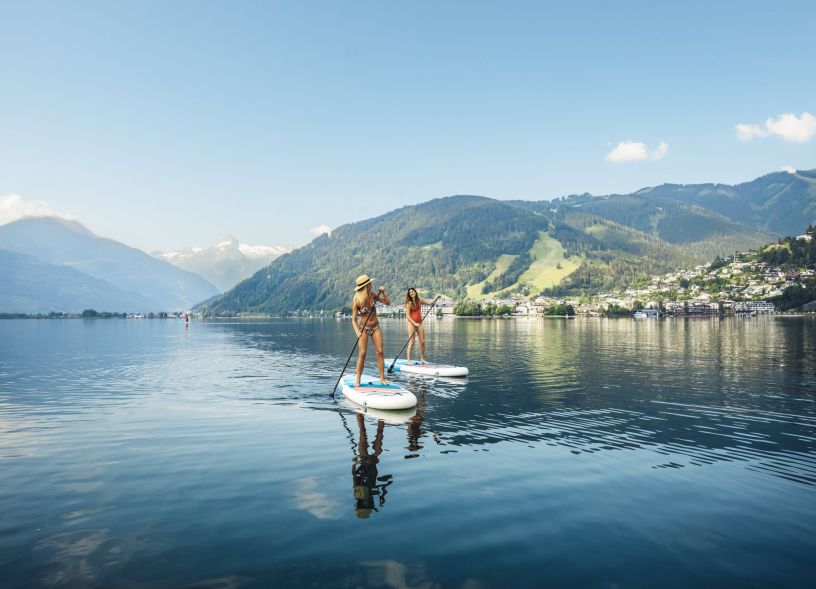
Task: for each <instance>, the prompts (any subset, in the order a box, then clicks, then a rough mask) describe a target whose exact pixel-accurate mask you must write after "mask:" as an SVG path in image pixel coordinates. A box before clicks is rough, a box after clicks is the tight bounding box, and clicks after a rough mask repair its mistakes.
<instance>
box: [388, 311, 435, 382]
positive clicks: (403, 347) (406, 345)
mask: <svg viewBox="0 0 816 589" xmlns="http://www.w3.org/2000/svg"><path fill="white" fill-rule="evenodd" d="M417 296H419V295H417ZM438 300H439V297H436V299H434V302H433V303H431V306H430V307H428V310H427V311H425V314H424V315H423V316H422V319H420V320H419V325H422V322H423V321H425V317H427V316H428V313H430V312H431V309H433V308H434V305H435V304H436V301H438ZM419 325H417V328H416V329H415V330H414V333H412V334H411V337H409V338H408V341H406V342H405V345H404V346H402V349H401V350H400V351H399V354H397V355H396V356H394V360H392V361H391V366H389V367H388V374H391V373H392V372H394V364H396V363H397V358H399V357H400V356H402V353H403V352H404V351H405V348H407V347H408V344H409V343H410V342H411V338H412V337H414V336H415V335H416V334H417V333H419Z"/></svg>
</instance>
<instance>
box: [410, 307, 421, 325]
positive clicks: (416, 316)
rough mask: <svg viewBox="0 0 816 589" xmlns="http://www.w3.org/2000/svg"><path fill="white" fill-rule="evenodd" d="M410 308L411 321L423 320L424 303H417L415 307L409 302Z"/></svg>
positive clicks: (418, 321) (419, 321)
mask: <svg viewBox="0 0 816 589" xmlns="http://www.w3.org/2000/svg"><path fill="white" fill-rule="evenodd" d="M408 308H409V309H410V310H411V311H410V313H409V316H410V317H411V321H414V322H416V323H421V322H422V305H417V306H416V307H414V306H413V305H411V304H410V303H409V305H408Z"/></svg>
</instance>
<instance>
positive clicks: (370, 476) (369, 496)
mask: <svg viewBox="0 0 816 589" xmlns="http://www.w3.org/2000/svg"><path fill="white" fill-rule="evenodd" d="M357 426H358V427H359V428H360V443H359V444H358V446H357V456H355V458H354V464H353V466H352V467H351V478H352V480H353V481H354V499H355V501H356V505H355V506H354V511H355V513H356V514H357V517H358V518H360V519H365V518H367V517H368V516H369V515H371V512H372V511H377V508H376V507H375V506H374V497H375V496H377V497H378V498H379V500H378V503H379V506H380V507H382V506H383V505H384V504H385V495H386V494H387V492H388V491H387V489H388V486H389V485H390V484H391V483H392V482H393V481H392V478H391V475H390V474H389V475H385V476H377V463H378V462H379V461H380V459H379V456H380V454H382V450H383V448H382V443H383V431H384V429H385V422H384V421H383V420H382V419H379V420H377V434H376V436H375V437H374V444H373V445H372V449H373V450H374V454H373V455H372V454H369V453H368V435H367V434H366V428H365V420H364V418H363V415H362V414H361V413H358V414H357Z"/></svg>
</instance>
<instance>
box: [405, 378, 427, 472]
mask: <svg viewBox="0 0 816 589" xmlns="http://www.w3.org/2000/svg"><path fill="white" fill-rule="evenodd" d="M417 386H418V387H419V394H417V406H416V413H415V414H414V416H413V417H411V419H410V420H408V427H407V428H406V433H407V434H408V451H409V452H410V454H406V456H405V457H406V458H418V457H419V454H418V452H419V451H420V450H422V446H421V445H420V443H419V439H420V438H421V437H422V436H424V435H425V433H424V432H423V431H422V419H423V417H425V393H426V392H427V391H428V385H427V383H426V382H425V381H424V380H420V381H419V382H418V383H417Z"/></svg>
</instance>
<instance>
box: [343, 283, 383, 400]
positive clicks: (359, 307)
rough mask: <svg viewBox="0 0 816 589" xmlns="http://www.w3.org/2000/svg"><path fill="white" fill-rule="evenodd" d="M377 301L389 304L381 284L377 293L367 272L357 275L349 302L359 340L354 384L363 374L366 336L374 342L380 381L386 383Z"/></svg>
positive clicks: (352, 320) (366, 343)
mask: <svg viewBox="0 0 816 589" xmlns="http://www.w3.org/2000/svg"><path fill="white" fill-rule="evenodd" d="M378 301H381V302H383V303H385V304H386V305H390V304H391V299H390V298H389V297H388V294H386V292H385V287H384V286H381V287H380V288H379V291H378V292H377V295H376V296H375V295H374V292H373V290H372V288H371V278H369V277H368V275H367V274H363V275H362V276H358V277H357V284H356V286H355V287H354V300H353V301H352V303H351V324H352V325H353V326H354V331H355V332H356V333H357V339H358V340H360V355H359V357H358V358H357V380H356V383H355V385H354V386H360V378H361V377H362V375H363V366H365V357H366V351H367V350H368V338H369V336H370V337H371V341H372V342H374V350H376V352H377V369H378V370H379V371H380V382H381V383H383V384H387V381H386V380H385V358H384V357H383V339H382V330H381V329H380V321H379V320H378V319H377V307H376V304H377V302H378Z"/></svg>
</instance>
